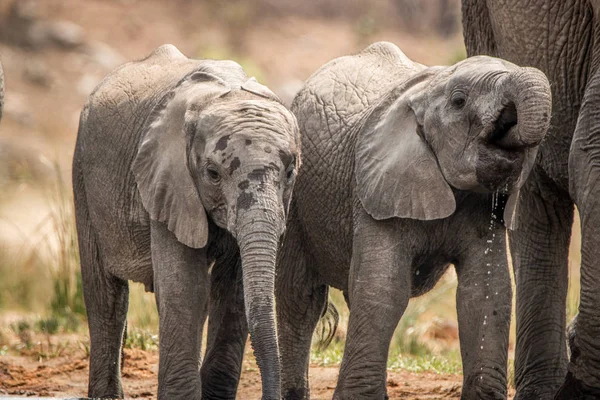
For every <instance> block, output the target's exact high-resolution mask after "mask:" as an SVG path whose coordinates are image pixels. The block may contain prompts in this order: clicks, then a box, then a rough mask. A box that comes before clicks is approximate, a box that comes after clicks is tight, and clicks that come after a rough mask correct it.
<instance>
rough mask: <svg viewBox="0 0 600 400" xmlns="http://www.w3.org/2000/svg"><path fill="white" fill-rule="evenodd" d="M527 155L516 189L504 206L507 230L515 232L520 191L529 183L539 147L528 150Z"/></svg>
mask: <svg viewBox="0 0 600 400" xmlns="http://www.w3.org/2000/svg"><path fill="white" fill-rule="evenodd" d="M526 151H527V154H526V155H525V160H524V161H523V168H522V170H521V175H520V176H519V180H518V181H517V183H516V184H515V189H514V191H513V193H511V194H510V196H509V197H508V200H507V202H506V205H505V206H504V217H503V218H504V226H505V227H506V228H507V229H510V230H515V229H517V227H518V226H519V224H518V219H517V208H518V204H519V201H518V200H519V190H520V189H521V187H522V186H523V185H524V184H525V182H526V181H527V178H528V177H529V174H530V173H531V170H532V169H533V166H534V165H535V159H536V157H537V153H538V147H534V148H531V149H527V150H526Z"/></svg>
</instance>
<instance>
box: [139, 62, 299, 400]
mask: <svg viewBox="0 0 600 400" xmlns="http://www.w3.org/2000/svg"><path fill="white" fill-rule="evenodd" d="M145 129H146V132H145V133H144V136H143V139H142V143H141V145H140V148H139V151H138V154H137V157H136V159H135V161H134V164H133V170H134V174H135V177H136V181H137V184H138V189H139V193H140V195H141V198H142V202H143V204H144V207H145V208H146V210H147V211H148V212H149V214H150V217H151V218H152V219H155V220H158V221H161V222H164V223H165V224H166V225H167V226H168V228H169V230H170V231H172V232H173V233H174V234H175V236H176V237H177V239H178V240H179V241H180V242H182V243H184V244H185V245H187V246H190V247H193V248H202V247H205V246H206V245H207V241H209V237H208V236H209V224H210V221H212V223H214V224H215V225H216V226H218V227H220V228H222V229H225V230H227V231H228V232H229V233H231V235H233V237H234V238H235V239H236V240H237V243H238V246H239V251H240V257H241V261H242V273H243V286H244V296H245V305H246V316H247V320H248V327H249V331H250V336H251V338H252V345H253V348H254V351H255V355H256V360H257V363H258V365H259V368H260V370H261V375H262V380H263V398H268V399H271V398H273V399H274V398H279V396H280V394H279V393H280V365H279V350H278V343H277V337H276V328H275V314H274V279H275V259H276V252H277V248H278V244H279V239H280V236H281V235H282V233H283V231H284V228H285V219H286V215H287V209H288V205H289V202H290V197H291V193H292V186H293V184H294V180H295V176H296V170H297V168H298V166H299V160H300V158H299V157H300V154H299V152H300V138H299V131H298V127H297V123H296V119H295V117H294V116H293V114H292V113H291V112H289V111H288V110H287V109H286V108H285V107H284V106H283V105H281V103H280V102H279V101H278V99H277V97H276V96H275V95H274V94H273V93H272V92H271V91H269V90H268V89H267V88H266V87H264V86H262V85H260V84H259V83H258V82H256V80H254V79H253V78H252V79H249V80H247V81H246V82H245V83H242V84H241V85H238V86H232V85H230V84H229V83H227V82H226V81H225V80H223V79H222V78H220V77H218V76H217V75H216V74H213V73H212V72H211V71H210V70H209V69H206V68H205V69H204V70H198V71H195V72H193V73H191V74H189V75H188V76H186V77H185V78H183V79H182V80H181V81H180V82H179V83H178V84H177V85H176V87H175V88H174V89H173V90H172V91H171V92H169V93H167V94H166V95H165V96H164V97H163V99H162V100H161V101H160V103H159V104H158V105H157V106H156V107H155V109H154V111H153V112H152V115H151V116H150V118H149V121H148V122H147V124H146V128H145Z"/></svg>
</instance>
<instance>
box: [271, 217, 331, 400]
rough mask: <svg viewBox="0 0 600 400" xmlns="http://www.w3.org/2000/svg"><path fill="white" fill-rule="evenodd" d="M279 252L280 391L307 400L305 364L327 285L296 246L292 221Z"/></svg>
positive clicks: (289, 399) (297, 234)
mask: <svg viewBox="0 0 600 400" xmlns="http://www.w3.org/2000/svg"><path fill="white" fill-rule="evenodd" d="M291 225H292V226H290V227H289V230H288V231H287V232H286V235H285V239H284V242H283V245H282V246H281V250H280V254H279V262H278V266H277V278H276V279H277V280H276V285H275V289H276V299H277V331H278V332H279V346H280V350H281V361H282V366H281V368H282V392H283V398H284V399H286V400H304V399H310V387H309V383H308V367H309V362H310V346H311V341H312V336H313V332H314V330H315V328H316V326H317V323H318V322H319V318H320V316H321V314H322V312H323V308H324V307H325V305H326V302H327V293H328V288H327V286H326V285H323V284H320V283H319V281H318V278H317V276H316V274H315V273H314V272H313V271H314V270H313V269H312V267H313V266H314V264H313V263H312V262H311V261H309V255H308V254H307V253H306V251H305V250H304V249H303V248H302V247H301V246H299V243H302V239H301V237H300V232H299V228H298V227H297V225H295V224H291Z"/></svg>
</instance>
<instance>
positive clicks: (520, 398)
mask: <svg viewBox="0 0 600 400" xmlns="http://www.w3.org/2000/svg"><path fill="white" fill-rule="evenodd" d="M554 393H556V389H555V390H552V391H549V390H548V388H545V390H543V391H542V390H538V389H535V388H534V389H531V388H528V389H524V390H519V391H518V392H517V394H516V395H515V397H514V400H540V399H551V398H552V396H554Z"/></svg>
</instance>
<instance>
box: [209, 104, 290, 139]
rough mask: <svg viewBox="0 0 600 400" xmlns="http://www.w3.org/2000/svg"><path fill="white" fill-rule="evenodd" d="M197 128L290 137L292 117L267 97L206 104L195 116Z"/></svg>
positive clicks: (231, 132)
mask: <svg viewBox="0 0 600 400" xmlns="http://www.w3.org/2000/svg"><path fill="white" fill-rule="evenodd" d="M198 126H199V128H200V129H213V130H218V131H219V132H227V133H229V134H238V133H243V132H246V133H247V132H248V131H255V132H257V133H260V134H263V135H264V134H265V133H267V132H270V134H271V135H280V136H291V137H294V136H295V135H296V132H297V130H298V128H297V124H296V119H295V118H294V116H293V115H292V114H291V112H290V111H288V110H287V109H286V108H285V107H283V106H282V105H281V104H279V103H276V102H274V101H269V100H244V101H234V102H222V103H217V104H214V105H212V106H210V107H208V108H207V109H206V110H205V111H204V112H202V113H201V114H200V116H199V120H198Z"/></svg>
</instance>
